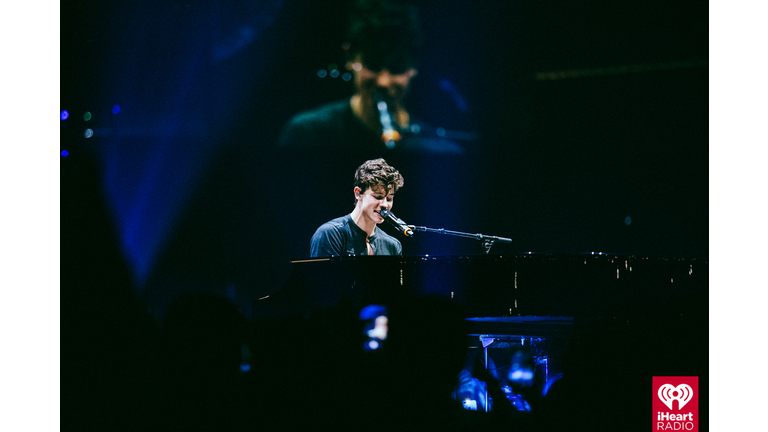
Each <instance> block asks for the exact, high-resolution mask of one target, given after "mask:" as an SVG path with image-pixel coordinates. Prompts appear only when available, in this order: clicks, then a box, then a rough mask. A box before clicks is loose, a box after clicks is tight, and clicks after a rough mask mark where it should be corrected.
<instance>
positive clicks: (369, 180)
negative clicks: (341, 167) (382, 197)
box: [355, 158, 403, 193]
mask: <svg viewBox="0 0 768 432" xmlns="http://www.w3.org/2000/svg"><path fill="white" fill-rule="evenodd" d="M355 186H356V187H359V188H360V190H362V191H366V190H368V188H371V190H373V191H383V192H390V191H391V192H392V193H395V192H397V190H398V189H400V188H401V187H403V176H402V175H401V174H400V172H398V171H397V170H396V169H395V168H393V167H391V166H389V165H388V164H387V161H385V160H384V159H381V158H379V159H373V160H369V161H365V162H364V163H363V164H362V165H360V167H358V168H357V171H355Z"/></svg>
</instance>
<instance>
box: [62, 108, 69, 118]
mask: <svg viewBox="0 0 768 432" xmlns="http://www.w3.org/2000/svg"><path fill="white" fill-rule="evenodd" d="M68 118H69V111H67V110H64V111H62V112H61V119H62V120H66V119H68Z"/></svg>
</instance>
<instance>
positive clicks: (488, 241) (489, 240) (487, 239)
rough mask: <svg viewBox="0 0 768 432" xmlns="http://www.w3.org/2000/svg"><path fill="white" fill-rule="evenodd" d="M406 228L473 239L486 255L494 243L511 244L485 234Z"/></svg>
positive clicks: (419, 227) (510, 241)
mask: <svg viewBox="0 0 768 432" xmlns="http://www.w3.org/2000/svg"><path fill="white" fill-rule="evenodd" d="M408 227H409V228H410V229H412V230H414V231H423V232H431V233H436V234H448V235H452V236H457V237H466V238H473V239H477V240H480V241H481V242H483V248H484V249H485V253H486V255H487V254H489V253H491V246H493V244H494V243H495V242H499V243H512V240H511V239H508V238H505V237H496V236H489V235H485V234H470V233H465V232H459V231H450V230H447V229H443V228H427V227H423V226H414V225H408Z"/></svg>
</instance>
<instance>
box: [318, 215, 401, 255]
mask: <svg viewBox="0 0 768 432" xmlns="http://www.w3.org/2000/svg"><path fill="white" fill-rule="evenodd" d="M366 236H367V234H366V232H365V231H363V230H362V229H361V228H360V227H359V226H357V224H356V223H355V222H354V221H353V220H352V216H351V215H346V216H342V217H338V218H336V219H333V220H331V221H329V222H326V223H324V224H322V225H320V228H318V229H317V231H315V234H314V235H313V236H312V241H311V242H310V246H309V255H310V257H312V258H321V257H322V258H324V257H332V256H353V255H368V247H367V245H366V241H365V238H366ZM369 240H370V243H371V248H372V249H373V254H374V255H402V254H403V245H402V244H401V243H400V240H398V239H396V238H394V237H392V236H391V235H389V234H387V233H385V232H384V231H382V230H381V229H379V227H376V228H375V229H374V231H373V235H372V236H371V237H370V239H369Z"/></svg>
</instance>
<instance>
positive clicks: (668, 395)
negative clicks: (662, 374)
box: [659, 384, 693, 409]
mask: <svg viewBox="0 0 768 432" xmlns="http://www.w3.org/2000/svg"><path fill="white" fill-rule="evenodd" d="M692 398H693V389H692V388H691V386H689V385H688V384H680V385H679V386H677V387H675V386H673V385H672V384H664V385H663V386H661V387H659V399H661V401H662V402H664V405H666V406H667V407H669V409H672V401H673V400H675V399H677V401H678V402H679V405H680V408H679V409H683V407H684V406H685V404H687V403H688V402H690V401H691V399H692Z"/></svg>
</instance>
